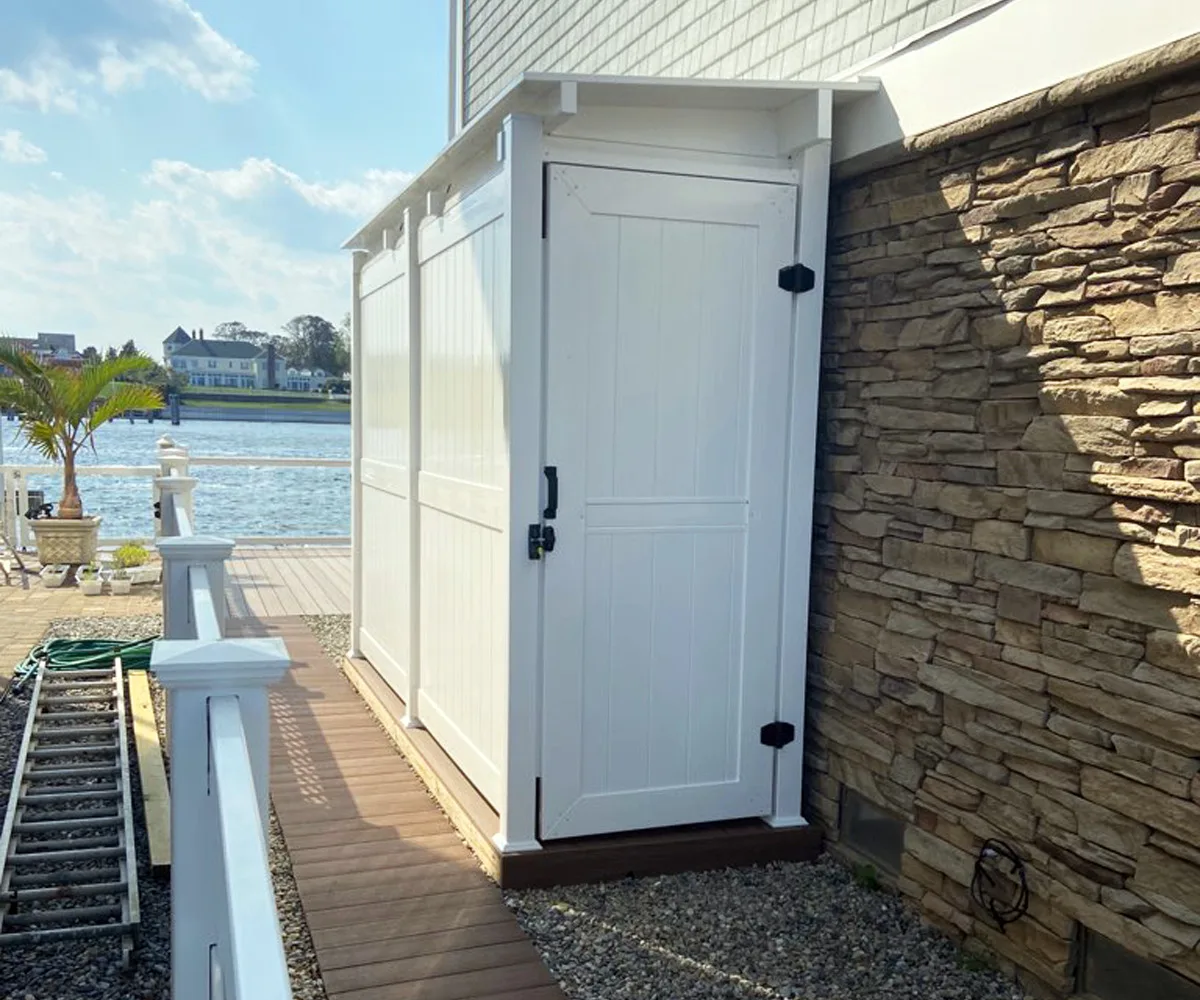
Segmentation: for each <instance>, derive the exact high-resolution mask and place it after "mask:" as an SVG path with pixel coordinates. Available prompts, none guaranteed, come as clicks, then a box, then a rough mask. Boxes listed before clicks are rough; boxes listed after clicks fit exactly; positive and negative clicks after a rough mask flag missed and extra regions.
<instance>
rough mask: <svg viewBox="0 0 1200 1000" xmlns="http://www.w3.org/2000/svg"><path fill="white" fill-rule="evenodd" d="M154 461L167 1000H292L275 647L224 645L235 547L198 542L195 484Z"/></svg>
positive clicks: (155, 664)
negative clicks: (273, 778)
mask: <svg viewBox="0 0 1200 1000" xmlns="http://www.w3.org/2000/svg"><path fill="white" fill-rule="evenodd" d="M166 451H169V449H165V448H164V449H162V450H160V455H159V460H160V466H159V469H158V470H157V471H158V472H159V475H158V476H157V477H156V479H155V487H156V490H157V492H158V495H159V497H160V503H161V519H160V520H161V530H162V536H161V537H160V539H159V542H158V549H159V553H160V554H161V556H162V560H163V638H162V639H161V640H159V641H158V642H156V643H155V645H154V653H153V655H152V657H151V662H150V669H151V671H152V672H153V674H154V676H155V678H156V679H157V681H158V682H159V684H161V685H162V687H163V688H164V689H165V690H166V692H167V723H168V725H167V731H168V741H169V746H170V756H171V859H172V860H171V998H172V1000H291V996H292V991H291V986H290V983H289V978H288V968H287V960H286V958H285V956H284V950H283V939H282V936H281V934H280V929H279V916H278V913H277V912H276V909H275V893H274V888H273V885H272V882H271V869H270V863H269V854H268V847H267V833H268V824H269V817H270V812H269V810H270V805H269V787H268V782H269V776H270V767H269V760H270V716H269V708H268V703H267V688H268V687H269V686H270V685H272V684H274V683H276V682H277V681H279V680H280V679H281V678H282V677H283V675H284V673H285V672H286V671H287V668H288V666H289V662H290V661H289V658H288V652H287V649H286V647H285V646H284V644H283V642H282V640H280V639H237V640H231V639H227V638H225V624H226V610H225V561H226V560H227V559H228V558H229V556H230V554H231V553H232V552H233V542H231V541H229V540H227V539H223V538H214V537H210V536H206V535H198V534H196V533H195V530H194V515H193V511H192V506H191V498H192V490H193V488H194V486H195V480H194V479H192V478H191V477H190V476H187V475H185V474H184V473H183V471H181V466H182V469H186V464H184V463H182V462H181V461H180V459H181V457H183V458H185V456H179V455H177V454H164V452H166Z"/></svg>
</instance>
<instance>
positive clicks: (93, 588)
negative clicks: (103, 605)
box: [79, 576, 104, 597]
mask: <svg viewBox="0 0 1200 1000" xmlns="http://www.w3.org/2000/svg"><path fill="white" fill-rule="evenodd" d="M103 589H104V581H103V580H102V579H100V577H98V576H93V577H89V578H88V579H86V580H80V581H79V592H80V593H81V594H83V595H84V596H85V597H99V596H100V591H102V590H103Z"/></svg>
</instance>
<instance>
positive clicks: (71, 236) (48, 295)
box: [0, 0, 447, 355]
mask: <svg viewBox="0 0 1200 1000" xmlns="http://www.w3.org/2000/svg"><path fill="white" fill-rule="evenodd" d="M0 20H2V21H3V24H4V30H3V32H2V33H0V332H3V333H8V334H15V335H17V336H30V335H32V334H34V333H36V332H37V331H39V330H48V331H60V332H71V333H75V334H77V335H78V337H79V341H80V345H81V346H83V345H85V344H89V343H90V344H96V345H98V346H107V345H109V344H120V343H123V342H124V341H125V340H127V339H128V338H130V337H133V338H134V340H136V341H137V343H138V345H139V346H140V347H142V348H143V349H144V350H146V351H147V352H148V353H153V354H155V355H157V354H158V353H159V342H160V341H161V340H162V338H163V337H164V336H166V334H167V333H169V332H170V331H171V330H172V329H173V328H174V327H175V326H176V325H182V326H184V327H186V328H187V329H188V330H191V329H194V328H196V327H204V328H205V329H206V330H211V329H212V328H213V327H214V326H216V324H217V323H219V322H222V321H224V320H241V321H242V322H244V323H246V324H248V325H250V326H253V327H257V328H259V329H264V330H276V329H278V328H279V327H280V326H281V325H282V324H283V323H285V322H286V321H287V320H288V319H290V318H291V317H292V316H295V315H297V314H300V313H318V314H321V315H324V316H327V317H328V318H330V319H332V320H334V321H335V322H337V321H340V319H341V317H342V316H343V315H344V314H345V312H346V311H347V309H348V308H349V282H348V276H349V270H350V264H349V261H348V260H347V259H346V256H345V255H344V254H343V253H342V252H341V251H339V250H338V246H339V244H340V243H341V241H342V240H343V239H344V238H345V237H346V236H348V235H349V234H350V233H351V232H353V231H354V230H355V229H356V228H357V224H358V223H359V222H361V221H363V220H365V219H366V218H367V217H369V216H370V215H371V214H373V212H374V211H375V210H376V209H378V208H379V207H381V206H382V205H383V204H384V203H385V202H386V201H387V200H388V199H389V198H390V197H391V196H392V195H393V194H395V193H396V192H397V191H398V190H400V188H401V187H403V185H404V183H405V181H406V180H407V178H408V177H409V176H410V175H411V174H412V173H415V172H417V171H419V170H420V169H421V167H422V166H423V165H424V163H425V162H426V161H428V160H429V159H430V158H431V157H432V156H433V154H434V153H435V152H436V151H437V150H438V149H439V148H440V147H441V146H442V145H443V144H444V142H445V139H446V49H447V41H446V30H447V24H446V20H447V19H446V4H445V2H444V0H358V2H352V3H346V2H342V0H300V2H299V3H297V2H296V0H288V2H285V0H251V2H247V0H49V2H47V0H42V2H37V3H26V2H23V0H0Z"/></svg>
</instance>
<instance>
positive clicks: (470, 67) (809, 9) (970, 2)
mask: <svg viewBox="0 0 1200 1000" xmlns="http://www.w3.org/2000/svg"><path fill="white" fill-rule="evenodd" d="M976 3H978V0H465V17H464V22H465V24H464V29H465V30H464V49H465V61H464V62H465V66H464V74H463V75H464V85H465V90H464V92H465V98H466V117H467V118H468V119H470V118H471V117H472V116H473V115H475V114H477V113H478V112H479V111H480V110H482V109H483V108H484V107H486V106H487V104H488V102H489V101H491V100H492V99H493V98H494V97H495V96H496V95H497V94H498V93H500V91H501V90H503V89H504V87H505V86H506V85H507V84H508V83H509V82H510V81H511V80H513V78H515V77H516V76H518V75H519V74H520V73H522V72H524V71H526V70H540V71H542V72H563V73H622V74H630V75H634V76H705V77H725V78H736V77H746V78H750V79H813V78H817V77H826V78H827V77H830V76H833V75H835V74H837V73H839V72H842V71H844V70H846V69H849V68H850V67H851V66H854V65H855V64H857V63H859V62H861V61H862V60H864V59H866V58H868V57H869V56H872V55H874V54H875V53H877V52H881V51H883V50H884V49H887V48H889V47H890V46H892V45H895V44H896V43H897V42H900V41H903V40H904V39H906V38H911V37H912V36H913V35H915V34H917V33H919V32H921V31H924V30H925V29H926V28H929V27H932V26H933V25H936V24H938V23H940V22H941V21H944V20H946V19H947V18H949V17H952V16H954V15H956V14H960V13H962V12H963V11H964V10H966V9H968V8H969V7H972V6H974V5H975V4H976Z"/></svg>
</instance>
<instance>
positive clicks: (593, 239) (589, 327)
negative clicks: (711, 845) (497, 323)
mask: <svg viewBox="0 0 1200 1000" xmlns="http://www.w3.org/2000/svg"><path fill="white" fill-rule="evenodd" d="M548 185H549V192H548V197H549V228H548V240H549V242H548V247H547V259H548V265H547V266H548V285H547V296H548V303H547V325H548V328H547V368H546V391H547V395H546V400H547V402H546V459H545V460H546V462H547V463H548V464H549V465H553V466H554V467H555V469H556V470H557V479H558V510H557V512H553V511H551V512H550V513H555V515H556V516H554V517H553V519H548V520H547V521H546V523H547V524H549V525H551V526H553V528H554V529H555V532H556V535H557V539H556V545H555V548H554V550H553V552H549V553H547V554H546V556H545V559H544V574H545V575H544V585H545V604H544V610H545V615H544V635H543V644H544V645H543V657H544V700H543V713H544V725H543V733H544V743H543V752H542V814H541V835H542V837H543V838H544V839H551V838H558V837H573V836H580V835H584V834H596V833H605V832H610V831H614V830H629V829H638V828H648V827H657V826H672V825H678V824H684V823H698V822H708V821H713V820H721V819H730V818H735V817H745V816H759V815H765V814H767V813H769V812H770V810H771V791H772V769H773V754H774V751H772V750H770V749H769V748H767V747H765V746H763V745H762V744H761V743H760V740H759V730H760V728H761V727H762V726H763V724H765V723H767V722H770V721H772V720H774V718H775V715H774V711H775V708H774V706H775V697H776V676H777V667H778V649H779V614H780V608H779V600H780V573H781V565H782V558H781V552H782V547H783V519H784V518H783V514H784V511H783V505H784V475H785V452H786V443H787V426H788V384H789V367H790V363H791V334H790V329H791V313H792V296H791V295H790V294H788V293H786V292H783V291H781V290H780V289H779V288H778V285H777V275H778V271H779V268H780V267H781V266H783V265H785V264H790V263H791V262H792V259H793V241H794V234H795V223H796V190H795V188H792V187H787V186H783V185H775V184H761V183H744V182H739V181H729V180H716V179H712V178H702V177H682V176H673V175H668V174H649V173H639V172H635V171H628V170H607V169H596V168H590V167H574V166H561V165H555V166H552V167H551V168H550V171H549V178H548ZM792 721H794V722H796V723H799V721H800V720H792Z"/></svg>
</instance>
